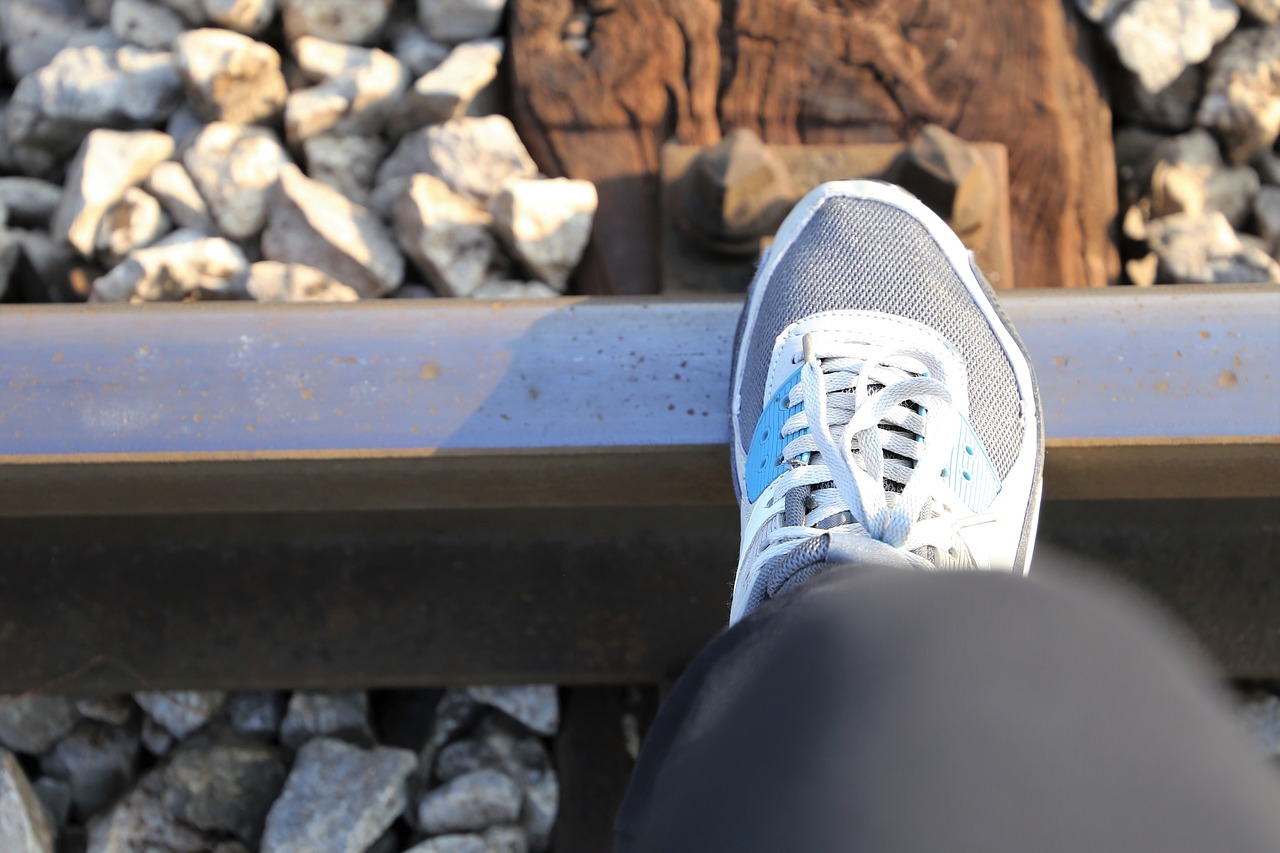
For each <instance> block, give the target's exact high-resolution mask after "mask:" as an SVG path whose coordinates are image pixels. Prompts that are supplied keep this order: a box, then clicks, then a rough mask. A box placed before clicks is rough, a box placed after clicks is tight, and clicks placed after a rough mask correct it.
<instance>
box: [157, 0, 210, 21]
mask: <svg viewBox="0 0 1280 853" xmlns="http://www.w3.org/2000/svg"><path fill="white" fill-rule="evenodd" d="M160 2H161V3H163V4H164V5H166V6H168V7H169V8H170V9H172V10H173V11H175V12H177V13H178V14H179V15H181V16H182V18H183V20H185V21H186V22H187V23H188V24H190V25H191V26H193V27H198V26H200V25H201V24H204V23H206V21H207V19H206V18H205V14H204V3H202V2H201V0H160Z"/></svg>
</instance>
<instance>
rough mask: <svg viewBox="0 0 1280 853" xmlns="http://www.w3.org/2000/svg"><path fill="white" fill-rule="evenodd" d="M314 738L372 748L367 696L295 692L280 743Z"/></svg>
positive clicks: (292, 745) (294, 745) (293, 744)
mask: <svg viewBox="0 0 1280 853" xmlns="http://www.w3.org/2000/svg"><path fill="white" fill-rule="evenodd" d="M321 275H323V273H321ZM317 737H326V738H340V739H342V740H345V741H348V742H352V743H356V744H359V745H361V746H370V745H372V744H373V741H374V738H373V730H372V729H371V728H370V727H369V696H368V694H366V693H364V692H363V691H358V690H353V691H348V692H312V691H306V690H299V691H297V692H296V693H294V694H293V695H292V696H290V697H289V709H288V711H286V712H285V715H284V722H283V723H281V725H280V742H281V743H283V744H284V745H285V746H288V747H290V748H292V749H297V748H298V747H300V746H302V744H304V743H306V742H307V741H309V740H311V739H312V738H317Z"/></svg>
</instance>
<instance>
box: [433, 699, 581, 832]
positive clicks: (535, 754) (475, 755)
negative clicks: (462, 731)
mask: <svg viewBox="0 0 1280 853" xmlns="http://www.w3.org/2000/svg"><path fill="white" fill-rule="evenodd" d="M517 728H518V727H517V725H516V724H515V723H511V722H509V721H505V720H504V719H503V718H501V717H498V716H490V717H487V718H485V719H484V720H482V721H481V722H480V723H479V725H477V726H476V728H475V731H474V732H473V734H472V736H471V737H470V738H468V739H465V740H460V741H455V742H454V743H451V744H449V745H448V746H446V747H444V748H443V749H442V750H440V752H439V755H438V756H437V757H436V760H435V772H436V776H437V777H438V778H440V779H442V780H445V781H448V780H452V779H456V778H458V777H460V776H463V775H465V774H467V773H472V772H475V771H476V770H481V769H489V770H498V771H500V772H502V773H503V774H505V775H506V776H509V777H510V778H512V779H514V780H515V781H516V782H517V783H518V784H519V785H520V787H521V791H522V794H523V802H522V805H521V810H520V823H521V826H522V827H523V829H524V830H525V833H526V834H527V837H528V841H529V844H530V846H531V847H532V848H533V849H535V850H543V849H545V848H546V846H547V845H548V844H549V843H550V840H551V832H552V830H553V829H554V828H555V821H556V813H557V810H558V808H559V801H560V785H559V780H558V779H557V778H556V774H555V770H554V769H553V768H552V766H551V756H550V755H549V754H548V753H547V748H546V746H544V745H543V743H542V741H541V740H540V739H539V738H538V737H536V736H534V735H529V734H525V733H523V730H521V731H519V732H517V731H516V729H517Z"/></svg>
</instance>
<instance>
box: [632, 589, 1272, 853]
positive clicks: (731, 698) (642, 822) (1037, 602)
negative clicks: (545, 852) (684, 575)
mask: <svg viewBox="0 0 1280 853" xmlns="http://www.w3.org/2000/svg"><path fill="white" fill-rule="evenodd" d="M1224 707H1225V706H1224V704H1223V700H1222V697H1221V696H1220V695H1218V694H1217V693H1216V692H1215V687H1214V685H1213V679H1212V676H1211V675H1210V674H1209V673H1208V670H1207V667H1206V666H1205V664H1204V663H1203V661H1202V659H1201V658H1200V657H1199V655H1198V654H1197V653H1196V652H1195V651H1194V650H1193V649H1192V648H1191V646H1190V644H1189V643H1187V641H1186V639H1185V638H1184V637H1182V636H1181V635H1180V634H1178V633H1177V631H1175V630H1174V629H1172V628H1171V627H1170V626H1168V625H1167V624H1165V623H1164V621H1163V620H1162V619H1161V618H1160V617H1158V616H1156V615H1155V614H1153V613H1152V612H1151V611H1150V610H1149V609H1148V608H1147V607H1146V606H1145V605H1141V604H1140V603H1135V602H1134V601H1133V600H1131V599H1130V598H1129V597H1128V596H1121V595H1119V594H1118V593H1115V592H1114V591H1111V590H1109V589H1102V588H1099V586H1098V585H1097V582H1096V581H1093V580H1085V579H1081V578H1076V577H1074V576H1069V577H1066V578H1060V579H1057V580H1044V579H1040V578H1035V577H1033V578H1029V579H1022V578H1011V577H1008V576H1004V575H997V574H981V573H976V572H966V573H953V574H926V573H912V572H903V571H886V570H874V571H867V570H859V569H847V570H834V569H833V570H831V571H828V572H826V573H825V574H823V575H821V576H819V577H817V578H815V579H813V580H811V581H809V582H808V583H807V584H806V585H805V586H802V587H800V588H799V589H798V590H797V591H796V592H794V593H791V594H789V595H786V596H783V597H781V598H779V599H775V600H774V601H772V602H769V603H768V604H766V605H765V606H764V607H763V608H761V609H760V610H759V611H758V612H756V613H755V614H753V615H752V616H751V617H749V618H748V619H746V620H744V621H743V622H742V623H740V624H739V625H737V626H735V627H734V628H733V629H732V630H729V631H727V632H725V633H723V634H721V635H720V636H719V637H718V638H717V639H716V640H715V641H714V642H712V643H711V644H710V645H709V646H708V647H707V648H706V649H705V650H704V651H703V652H702V654H701V655H700V656H699V657H698V658H697V659H696V660H695V661H694V662H693V664H692V665H691V666H690V667H689V669H688V671H687V672H686V673H685V675H684V676H683V677H682V678H681V680H680V682H679V683H678V684H677V685H676V688H675V690H674V691H673V692H672V694H671V696H670V697H669V698H668V700H667V702H666V704H665V705H664V706H663V708H662V710H661V712H660V713H659V715H658V718H657V720H656V721H655V723H654V726H653V728H652V729H651V731H650V733H649V735H648V738H647V739H646V741H645V745H644V749H643V751H642V752H641V755H640V761H639V764H638V766H637V768H636V772H635V774H634V776H633V778H632V782H631V787H630V789H629V791H628V793H627V797H626V801H625V802H624V804H623V807H622V811H621V813H620V815H619V817H618V829H619V836H618V847H617V849H618V851H620V853H621V851H685V850H687V851H712V850H726V851H736V853H750V851H764V850H770V851H805V853H816V851H826V850H841V851H846V850H850V851H872V853H883V851H897V850H902V851H943V850H945V851H949V853H955V851H975V853H976V852H977V851H982V853H1006V851H1008V853H1013V851H1017V853H1033V851H1034V853H1053V851H1104V850H1105V851H1123V853H1147V851H1151V853H1156V851H1159V853H1170V851H1184V850H1185V851H1192V850H1194V851H1215V853H1216V851H1259V853H1261V851H1278V850H1280V784H1278V783H1277V779H1276V778H1275V775H1274V772H1273V771H1272V769H1271V768H1268V767H1266V766H1265V765H1264V764H1263V763H1262V761H1261V759H1260V758H1259V757H1257V756H1256V755H1254V754H1253V752H1252V751H1251V750H1250V748H1249V744H1248V743H1247V742H1246V741H1245V739H1244V738H1243V737H1242V736H1241V735H1240V734H1239V732H1238V731H1237V730H1236V728H1235V725H1234V722H1233V720H1232V719H1231V717H1230V715H1229V714H1228V713H1226V712H1225V710H1224Z"/></svg>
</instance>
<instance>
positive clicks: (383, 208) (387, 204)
mask: <svg viewBox="0 0 1280 853" xmlns="http://www.w3.org/2000/svg"><path fill="white" fill-rule="evenodd" d="M412 179H413V176H412V175H400V176H398V177H395V178H392V179H391V180H389V181H382V182H378V181H377V179H376V178H375V179H374V180H375V186H374V190H373V192H372V193H370V194H369V205H368V207H369V209H370V210H372V211H374V212H375V213H377V214H378V215H379V216H381V217H382V218H383V219H391V217H392V214H394V213H395V207H396V202H398V201H399V200H400V196H402V195H404V194H405V192H407V191H408V189H409V183H410V182H411V181H412Z"/></svg>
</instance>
